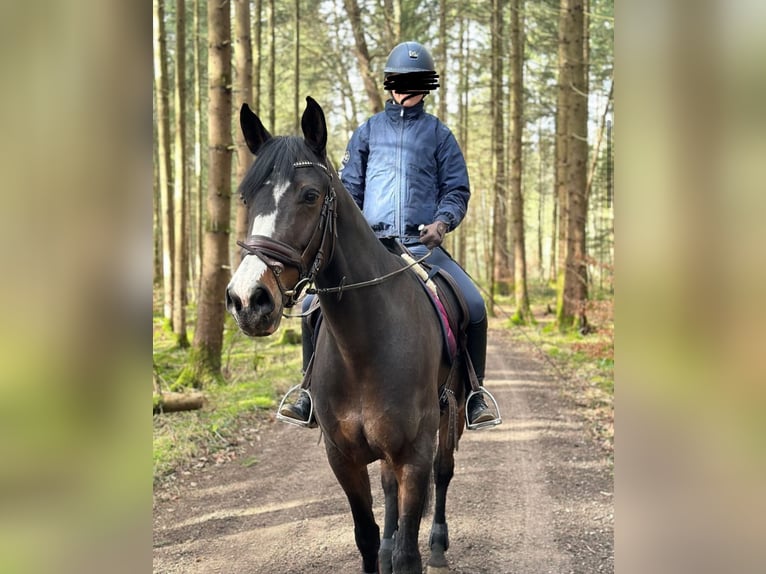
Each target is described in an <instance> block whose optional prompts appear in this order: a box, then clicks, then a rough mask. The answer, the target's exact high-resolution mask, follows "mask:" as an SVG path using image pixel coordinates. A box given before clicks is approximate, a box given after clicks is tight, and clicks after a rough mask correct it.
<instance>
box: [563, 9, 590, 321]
mask: <svg viewBox="0 0 766 574" xmlns="http://www.w3.org/2000/svg"><path fill="white" fill-rule="evenodd" d="M561 14H562V26H561V30H560V40H561V43H562V44H563V49H562V51H563V56H564V57H563V60H562V61H561V62H560V64H559V66H560V74H561V75H562V76H563V78H564V80H565V81H564V82H561V80H560V83H561V84H563V89H564V98H565V99H566V100H567V105H566V108H567V110H568V111H567V117H566V124H565V139H566V164H565V166H564V167H565V169H564V173H563V180H562V184H563V185H562V187H563V189H564V190H565V195H566V199H567V218H566V225H567V228H566V229H567V233H566V259H565V270H564V280H563V284H562V286H561V288H560V299H559V305H558V309H557V317H556V321H557V324H558V327H559V329H561V330H567V329H569V328H571V327H574V326H576V325H577V324H578V323H579V326H580V327H581V328H584V327H585V326H586V325H587V319H586V317H585V302H586V300H587V298H588V280H587V266H586V263H585V259H586V247H585V227H586V222H587V211H588V202H587V198H586V197H585V188H586V178H587V162H588V126H587V121H588V96H587V93H586V91H585V90H586V89H587V85H586V73H585V62H584V48H583V36H584V26H583V18H584V9H583V0H562V12H561Z"/></svg>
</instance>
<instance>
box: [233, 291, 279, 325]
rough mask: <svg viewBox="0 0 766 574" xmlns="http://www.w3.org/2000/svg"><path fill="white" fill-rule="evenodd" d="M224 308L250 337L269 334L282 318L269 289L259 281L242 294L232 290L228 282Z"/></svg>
mask: <svg viewBox="0 0 766 574" xmlns="http://www.w3.org/2000/svg"><path fill="white" fill-rule="evenodd" d="M226 308H227V309H228V311H229V313H231V315H232V316H233V317H234V319H235V320H236V321H237V325H239V328H240V329H241V330H242V332H243V333H245V334H246V335H249V336H251V337H265V336H267V335H271V334H272V333H273V332H274V331H276V330H277V327H279V323H280V321H281V319H282V312H281V309H279V310H278V309H277V305H276V303H275V301H274V297H273V296H272V294H271V291H270V290H269V289H268V288H267V287H266V286H264V285H263V284H261V283H256V284H255V286H254V287H253V289H252V290H251V291H250V292H249V293H247V294H244V295H243V294H238V293H236V292H234V289H233V287H232V285H231V284H230V285H229V286H228V287H227V288H226Z"/></svg>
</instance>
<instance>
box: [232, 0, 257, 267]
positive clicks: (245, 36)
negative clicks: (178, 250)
mask: <svg viewBox="0 0 766 574" xmlns="http://www.w3.org/2000/svg"><path fill="white" fill-rule="evenodd" d="M234 37H235V40H234V62H235V64H234V67H235V72H236V84H235V87H234V94H235V99H234V108H235V109H237V110H238V109H240V108H241V107H242V104H244V103H247V104H248V105H249V104H250V103H251V102H252V100H253V88H252V85H253V75H252V74H253V51H252V47H251V43H250V2H249V0H234ZM235 131H236V134H237V139H236V145H237V169H236V174H235V179H236V181H242V180H243V179H245V174H246V173H247V170H248V169H249V168H250V164H251V163H252V161H253V154H251V153H250V150H249V149H248V148H247V145H246V144H245V138H244V136H243V135H242V132H241V131H240V130H235ZM236 205H237V223H236V227H235V235H236V239H237V241H244V240H245V237H246V236H247V232H248V229H247V206H245V204H244V203H242V201H241V200H240V199H239V198H237V199H236ZM234 245H236V243H234ZM239 262H240V255H239V249H236V248H235V249H233V251H232V253H231V268H232V269H236V268H237V266H238V265H239Z"/></svg>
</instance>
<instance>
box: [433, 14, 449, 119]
mask: <svg viewBox="0 0 766 574" xmlns="http://www.w3.org/2000/svg"><path fill="white" fill-rule="evenodd" d="M436 65H437V71H438V72H439V73H440V78H439V79H440V81H439V84H440V85H439V91H438V92H437V93H438V94H439V118H440V119H441V120H442V121H443V122H446V121H447V77H448V74H447V0H439V44H438V50H437V52H436Z"/></svg>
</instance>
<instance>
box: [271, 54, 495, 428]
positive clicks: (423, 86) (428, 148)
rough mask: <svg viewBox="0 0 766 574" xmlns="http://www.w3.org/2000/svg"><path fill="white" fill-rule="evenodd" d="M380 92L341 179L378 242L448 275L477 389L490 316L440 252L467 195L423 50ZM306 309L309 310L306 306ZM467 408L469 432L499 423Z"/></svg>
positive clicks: (299, 413) (301, 407)
mask: <svg viewBox="0 0 766 574" xmlns="http://www.w3.org/2000/svg"><path fill="white" fill-rule="evenodd" d="M384 72H385V80H384V84H383V85H384V87H385V89H386V90H389V91H390V92H391V99H389V100H388V101H387V102H386V108H385V110H384V111H382V112H380V113H378V114H376V115H374V116H372V117H371V118H369V119H368V120H367V121H366V122H365V123H363V124H362V125H361V126H360V127H359V128H357V130H356V131H355V132H354V134H353V135H352V136H351V140H350V141H349V143H348V146H347V148H346V153H345V156H344V158H343V163H342V165H341V170H340V177H341V180H342V182H343V184H344V185H345V187H346V189H347V190H348V191H349V192H350V193H351V195H352V196H353V198H354V200H355V201H356V203H357V205H358V206H359V208H360V209H361V210H362V213H363V214H364V216H365V218H366V219H367V221H368V222H369V224H370V225H371V227H372V229H373V231H374V232H375V235H376V236H377V237H379V238H381V239H384V238H395V239H398V240H399V241H400V242H401V243H402V244H404V245H405V246H406V247H407V248H408V249H409V250H410V252H412V253H413V255H415V256H417V257H422V256H423V255H425V254H426V252H427V251H428V250H431V251H432V252H431V255H430V257H429V259H428V261H429V263H431V264H433V265H436V266H439V267H441V268H442V269H444V270H445V271H447V272H448V273H449V274H450V275H451V276H452V277H453V278H454V279H455V281H456V282H457V284H458V285H459V287H460V290H461V292H462V293H463V297H464V298H465V300H466V303H467V306H468V311H469V315H470V323H469V326H468V332H467V350H468V354H469V355H470V357H471V362H472V363H473V366H474V370H475V371H476V376H477V377H478V379H479V383H480V384H482V383H483V381H484V371H485V364H486V355H487V310H486V307H485V305H484V299H482V297H481V294H480V293H479V291H478V289H477V288H476V286H475V285H474V283H473V281H472V280H471V279H470V277H469V276H468V275H467V274H466V272H465V271H464V270H463V269H462V268H461V267H460V265H458V263H457V262H456V261H455V260H454V259H452V258H451V257H450V256H449V255H448V254H447V252H446V251H444V249H442V248H441V247H440V246H441V244H442V241H443V240H444V236H445V235H446V234H447V233H448V232H450V231H452V230H454V229H455V228H456V227H457V226H458V225H459V224H460V222H461V221H462V220H463V217H464V216H465V214H466V210H467V207H468V199H469V197H470V193H471V192H470V188H469V182H468V170H467V168H466V164H465V159H464V158H463V154H462V152H461V151H460V147H459V146H458V144H457V141H456V140H455V137H454V135H453V134H452V132H451V131H450V130H449V128H448V127H447V126H445V125H444V124H443V123H442V122H441V121H440V120H439V119H437V118H436V117H435V116H433V115H431V114H428V113H426V112H425V110H424V102H423V100H424V99H425V97H426V95H428V93H429V92H430V91H431V90H435V89H436V88H438V87H439V83H438V78H439V76H438V75H437V74H436V72H435V70H434V63H433V58H432V57H431V54H430V53H429V52H428V50H427V49H426V48H425V47H423V46H422V45H421V44H419V43H417V42H403V43H401V44H399V45H398V46H396V47H395V48H394V49H393V50H392V51H391V53H390V54H389V56H388V60H387V61H386V67H385V70H384ZM306 299H307V300H304V303H303V309H304V311H306V310H307V309H308V307H309V305H310V301H308V299H309V297H307V298H306ZM303 347H304V348H303V370H304V372H305V370H306V368H307V366H308V360H309V359H310V358H311V354H312V353H313V345H312V341H311V334H310V332H309V329H308V328H307V326H306V322H305V321H304V326H303ZM467 406H468V412H467V417H468V421H469V422H470V423H471V424H479V423H486V422H488V421H492V420H494V419H495V418H496V417H495V415H494V414H493V413H492V412H491V410H490V409H489V408H488V407H487V404H486V402H485V400H484V398H483V394H481V393H479V394H477V395H474V398H472V399H471V401H470V404H469V405H467ZM310 408H311V400H310V398H309V396H308V394H306V393H301V394H300V396H299V397H298V400H297V401H296V402H295V403H294V404H291V405H290V404H287V405H285V406H283V407H282V409H281V410H280V414H281V415H283V416H285V417H288V418H292V419H297V420H299V421H303V422H311V423H313V420H312V421H309V420H308V419H309V413H310Z"/></svg>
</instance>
